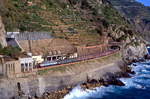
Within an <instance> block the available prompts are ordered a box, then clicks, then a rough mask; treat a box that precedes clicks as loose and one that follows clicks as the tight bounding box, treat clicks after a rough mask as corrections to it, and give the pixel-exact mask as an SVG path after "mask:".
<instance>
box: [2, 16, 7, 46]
mask: <svg viewBox="0 0 150 99" xmlns="http://www.w3.org/2000/svg"><path fill="white" fill-rule="evenodd" d="M5 33H6V32H5V28H4V24H3V22H2V18H1V16H0V44H1V46H2V47H5V46H7V43H6V39H5Z"/></svg>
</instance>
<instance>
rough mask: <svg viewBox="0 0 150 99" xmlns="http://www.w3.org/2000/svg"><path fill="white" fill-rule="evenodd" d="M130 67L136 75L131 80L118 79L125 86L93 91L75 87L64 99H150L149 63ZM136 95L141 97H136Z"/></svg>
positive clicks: (135, 64) (103, 87)
mask: <svg viewBox="0 0 150 99" xmlns="http://www.w3.org/2000/svg"><path fill="white" fill-rule="evenodd" d="M131 67H132V70H133V71H135V72H136V74H135V75H134V76H133V75H132V77H131V78H120V80H121V81H122V82H123V83H124V84H125V86H122V87H120V86H114V85H110V86H108V87H105V86H102V87H97V88H95V89H94V90H83V89H82V88H81V87H80V86H77V87H76V88H74V89H73V90H72V91H71V92H70V93H69V94H68V95H66V96H65V97H64V99H116V98H118V99H121V98H123V99H145V98H143V97H145V96H147V99H150V95H149V92H150V83H149V82H150V61H146V62H141V63H134V64H133V65H131ZM138 93H140V94H141V95H140V96H138V95H137V94H138ZM128 94H129V95H128ZM110 97H111V98H110Z"/></svg>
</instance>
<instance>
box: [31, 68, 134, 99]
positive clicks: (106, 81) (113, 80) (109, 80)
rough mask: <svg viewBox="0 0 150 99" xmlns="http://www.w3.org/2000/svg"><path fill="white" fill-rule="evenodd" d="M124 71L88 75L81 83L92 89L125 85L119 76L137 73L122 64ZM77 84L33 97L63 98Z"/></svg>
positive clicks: (84, 87) (38, 98)
mask: <svg viewBox="0 0 150 99" xmlns="http://www.w3.org/2000/svg"><path fill="white" fill-rule="evenodd" d="M120 68H121V70H122V72H117V73H115V74H113V73H107V74H106V75H105V76H104V77H105V78H100V79H98V80H96V79H89V78H88V77H87V81H86V82H84V83H81V84H80V86H81V88H83V89H84V90H86V89H90V90H93V89H94V88H96V87H100V86H109V85H117V86H124V85H125V84H124V83H123V82H122V81H120V80H119V79H118V78H121V77H124V78H129V77H130V75H129V74H135V72H134V71H132V70H131V69H132V68H131V67H129V66H122V67H120ZM74 87H75V86H67V87H65V88H63V89H61V90H57V91H54V92H50V93H49V92H45V93H44V94H43V95H42V96H41V97H37V96H35V97H34V98H31V99H62V98H63V97H64V96H65V95H66V94H68V93H69V92H70V91H71V90H72V89H73V88H74Z"/></svg>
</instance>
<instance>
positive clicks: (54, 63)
mask: <svg viewBox="0 0 150 99" xmlns="http://www.w3.org/2000/svg"><path fill="white" fill-rule="evenodd" d="M77 61H78V59H77V58H74V59H66V60H58V61H44V62H42V63H41V64H39V66H38V67H40V68H42V67H49V66H55V65H60V64H67V63H72V62H77Z"/></svg>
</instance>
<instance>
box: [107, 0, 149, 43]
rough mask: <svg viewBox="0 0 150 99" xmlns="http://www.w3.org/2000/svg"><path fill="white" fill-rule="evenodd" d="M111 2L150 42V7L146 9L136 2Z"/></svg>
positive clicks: (131, 0) (122, 0)
mask: <svg viewBox="0 0 150 99" xmlns="http://www.w3.org/2000/svg"><path fill="white" fill-rule="evenodd" d="M109 1H110V2H111V4H112V5H113V6H114V7H115V8H116V9H117V10H118V11H119V12H120V13H121V14H122V15H123V16H125V17H126V18H127V19H128V20H129V21H130V23H131V24H132V25H133V26H134V28H135V29H136V30H137V31H138V32H139V33H141V35H142V36H143V37H144V38H145V39H146V40H147V41H150V40H149V38H150V32H149V31H150V7H146V6H144V5H143V4H141V3H139V2H137V1H136V0H109Z"/></svg>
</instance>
